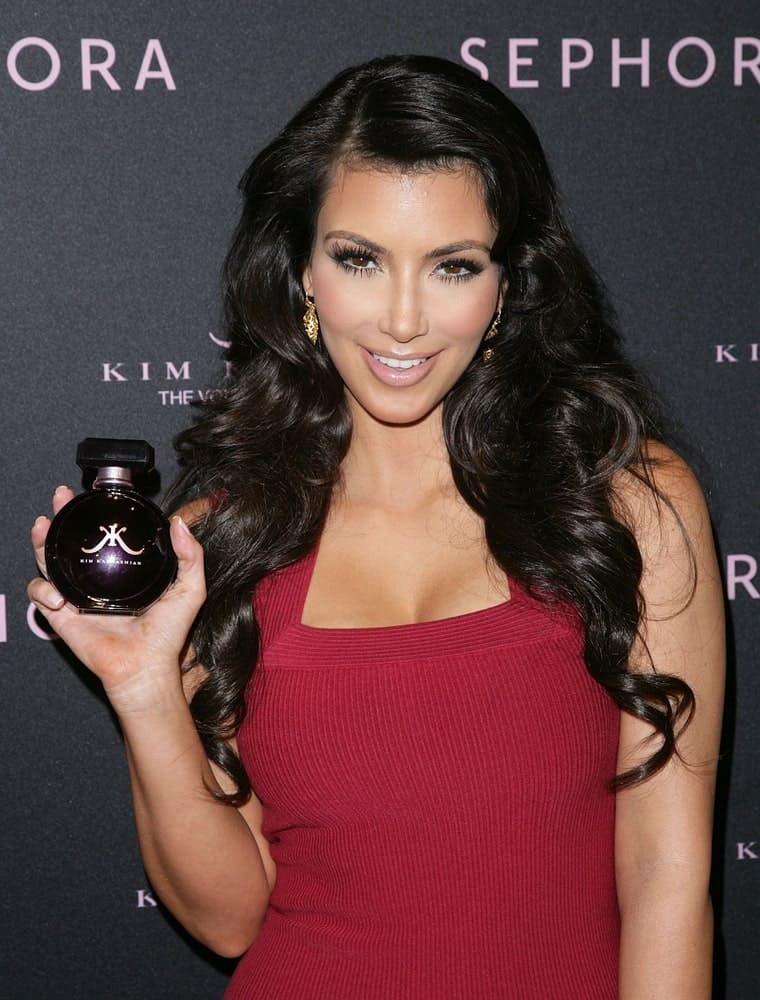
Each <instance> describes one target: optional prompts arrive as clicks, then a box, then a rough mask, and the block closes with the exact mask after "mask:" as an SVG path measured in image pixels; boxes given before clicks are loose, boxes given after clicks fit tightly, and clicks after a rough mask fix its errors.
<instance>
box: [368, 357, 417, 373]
mask: <svg viewBox="0 0 760 1000" xmlns="http://www.w3.org/2000/svg"><path fill="white" fill-rule="evenodd" d="M372 357H373V358H374V359H375V361H379V362H380V364H381V365H387V366H388V368H402V369H404V370H405V369H407V368H416V367H417V365H421V364H423V363H424V362H425V361H428V360H429V359H428V358H409V359H403V358H387V357H385V356H384V355H383V354H373V355H372Z"/></svg>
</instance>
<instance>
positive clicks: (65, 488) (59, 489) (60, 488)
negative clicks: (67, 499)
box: [53, 484, 68, 496]
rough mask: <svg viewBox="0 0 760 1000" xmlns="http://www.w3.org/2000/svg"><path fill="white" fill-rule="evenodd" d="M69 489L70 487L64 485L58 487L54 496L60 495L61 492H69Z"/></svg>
mask: <svg viewBox="0 0 760 1000" xmlns="http://www.w3.org/2000/svg"><path fill="white" fill-rule="evenodd" d="M67 489H68V486H66V485H65V484H63V485H61V486H56V488H55V493H53V496H56V495H57V494H58V493H60V492H61V490H67Z"/></svg>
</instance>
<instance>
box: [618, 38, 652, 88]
mask: <svg viewBox="0 0 760 1000" xmlns="http://www.w3.org/2000/svg"><path fill="white" fill-rule="evenodd" d="M621 66H641V86H642V87H648V86H649V39H648V38H642V39H641V55H638V56H621V55H620V39H619V38H613V39H612V86H613V87H619V86H620V67H621Z"/></svg>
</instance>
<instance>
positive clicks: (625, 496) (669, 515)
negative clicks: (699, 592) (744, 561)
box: [612, 440, 718, 605]
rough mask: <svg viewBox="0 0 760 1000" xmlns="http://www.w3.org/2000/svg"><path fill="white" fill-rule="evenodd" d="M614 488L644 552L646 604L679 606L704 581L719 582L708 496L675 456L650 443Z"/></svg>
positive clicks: (621, 513) (616, 500) (620, 508)
mask: <svg viewBox="0 0 760 1000" xmlns="http://www.w3.org/2000/svg"><path fill="white" fill-rule="evenodd" d="M612 489H613V502H614V504H615V507H616V510H617V513H618V516H619V517H620V518H621V520H622V521H623V522H624V523H625V524H626V525H627V527H628V528H630V530H631V531H632V532H633V534H634V536H635V538H636V541H637V543H638V546H639V550H640V551H641V557H642V561H643V577H642V592H644V594H645V596H646V597H647V599H648V601H650V602H652V601H653V602H656V603H657V604H668V605H673V604H674V603H681V602H682V601H683V600H684V599H686V598H687V597H688V595H689V593H691V592H693V590H694V588H695V586H697V584H698V583H702V582H703V581H704V578H705V577H710V578H711V579H712V580H713V581H716V580H717V579H718V570H717V564H716V557H715V548H714V544H713V534H712V526H711V524H710V515H709V511H708V508H707V502H706V500H705V495H704V492H703V490H702V487H701V485H700V483H699V481H698V480H697V477H696V476H695V474H694V472H693V471H692V469H691V468H690V466H689V465H688V464H687V463H686V462H685V461H684V459H683V458H682V457H681V456H680V455H679V454H678V453H677V452H675V451H673V449H672V448H669V447H668V446H667V445H664V444H662V443H661V442H659V441H654V440H648V441H646V442H645V448H644V452H643V455H642V461H641V462H640V463H639V464H638V465H637V466H636V467H633V468H630V469H626V470H624V471H622V472H620V473H618V475H617V476H616V477H615V479H614V481H613V484H612Z"/></svg>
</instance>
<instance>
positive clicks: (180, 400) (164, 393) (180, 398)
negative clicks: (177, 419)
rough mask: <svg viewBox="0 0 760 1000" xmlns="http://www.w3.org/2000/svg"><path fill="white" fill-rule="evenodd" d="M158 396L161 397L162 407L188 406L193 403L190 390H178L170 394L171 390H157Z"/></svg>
mask: <svg viewBox="0 0 760 1000" xmlns="http://www.w3.org/2000/svg"><path fill="white" fill-rule="evenodd" d="M158 395H159V396H160V397H161V405H162V406H189V404H190V403H192V401H193V390H192V389H178V390H177V391H176V392H172V390H171V389H159V390H158Z"/></svg>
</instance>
